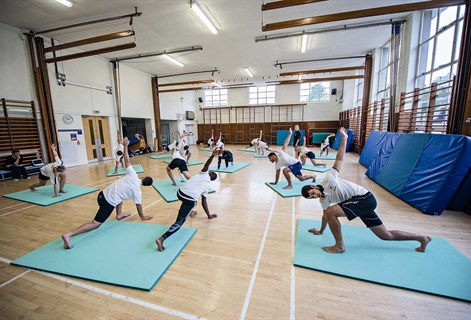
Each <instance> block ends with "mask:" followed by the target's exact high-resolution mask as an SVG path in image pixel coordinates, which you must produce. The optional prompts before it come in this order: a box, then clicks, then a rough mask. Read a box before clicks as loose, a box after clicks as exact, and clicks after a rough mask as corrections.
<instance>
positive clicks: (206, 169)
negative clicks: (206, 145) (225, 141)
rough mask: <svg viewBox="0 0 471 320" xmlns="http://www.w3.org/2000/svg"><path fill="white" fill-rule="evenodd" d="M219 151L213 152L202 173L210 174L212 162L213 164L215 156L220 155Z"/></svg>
mask: <svg viewBox="0 0 471 320" xmlns="http://www.w3.org/2000/svg"><path fill="white" fill-rule="evenodd" d="M218 152H219V151H218V150H217V149H216V148H215V149H214V150H213V153H212V154H211V155H210V156H209V158H208V160H206V163H205V164H204V166H203V169H201V172H208V170H209V166H210V165H211V162H213V158H214V156H216V155H217V154H218Z"/></svg>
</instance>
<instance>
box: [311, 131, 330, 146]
mask: <svg viewBox="0 0 471 320" xmlns="http://www.w3.org/2000/svg"><path fill="white" fill-rule="evenodd" d="M330 134H331V133H329V132H315V133H313V134H312V138H311V144H314V145H317V144H321V143H322V141H324V140H325V138H327V137H328V136H329V135H330Z"/></svg>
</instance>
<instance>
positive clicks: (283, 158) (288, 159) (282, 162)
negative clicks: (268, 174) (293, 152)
mask: <svg viewBox="0 0 471 320" xmlns="http://www.w3.org/2000/svg"><path fill="white" fill-rule="evenodd" d="M296 162H299V160H298V159H295V158H293V157H292V156H290V155H289V154H287V153H286V152H284V151H283V150H281V151H280V153H279V154H278V161H277V162H276V170H279V169H281V168H282V167H288V166H291V165H293V164H295V163H296Z"/></svg>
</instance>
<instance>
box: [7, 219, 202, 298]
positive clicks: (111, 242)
mask: <svg viewBox="0 0 471 320" xmlns="http://www.w3.org/2000/svg"><path fill="white" fill-rule="evenodd" d="M168 228H169V227H168V226H163V225H158V224H153V223H149V224H146V223H137V222H124V221H116V220H113V221H107V222H105V223H104V224H103V225H102V226H101V227H100V228H98V229H95V230H93V231H91V232H88V233H84V234H81V235H78V236H75V237H73V238H72V240H71V242H72V246H73V248H72V249H70V250H66V249H64V248H63V241H62V238H61V237H59V238H56V239H55V240H53V241H51V242H49V243H48V244H46V245H44V246H42V247H40V248H38V249H36V250H34V251H32V252H30V253H28V254H26V255H24V256H22V257H21V258H19V259H16V260H15V261H13V262H12V263H11V264H12V265H17V266H22V267H26V268H32V269H36V270H42V271H47V272H53V273H58V274H63V275H67V276H72V277H77V278H82V279H87V280H92V281H98V282H103V283H109V284H114V285H118V286H124V287H129V288H135V289H141V290H147V291H150V290H152V288H153V287H154V285H155V284H156V283H157V281H159V279H160V278H161V277H162V275H163V274H164V273H165V271H166V270H167V269H168V268H169V267H170V265H171V264H172V262H173V261H174V260H175V259H176V257H177V256H178V255H179V254H180V252H181V251H182V250H183V248H184V247H185V246H186V244H187V243H188V242H189V241H190V239H191V238H192V237H193V235H194V234H195V233H196V228H186V227H182V228H181V229H180V230H179V231H178V232H177V233H175V234H174V235H173V236H172V237H170V238H168V239H167V240H166V241H165V244H164V245H165V251H162V252H159V251H158V250H157V245H156V244H155V239H156V238H158V237H160V236H161V235H162V234H163V233H165V232H166V231H167V230H168Z"/></svg>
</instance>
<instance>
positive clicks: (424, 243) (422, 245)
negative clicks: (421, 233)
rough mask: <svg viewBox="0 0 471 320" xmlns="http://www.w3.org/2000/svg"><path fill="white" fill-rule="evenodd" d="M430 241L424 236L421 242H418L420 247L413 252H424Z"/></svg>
mask: <svg viewBox="0 0 471 320" xmlns="http://www.w3.org/2000/svg"><path fill="white" fill-rule="evenodd" d="M430 241H432V238H430V237H429V236H425V237H424V238H423V239H422V240H420V241H419V242H420V247H418V248H416V249H415V251H417V252H425V249H426V248H427V245H428V243H429V242H430Z"/></svg>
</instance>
